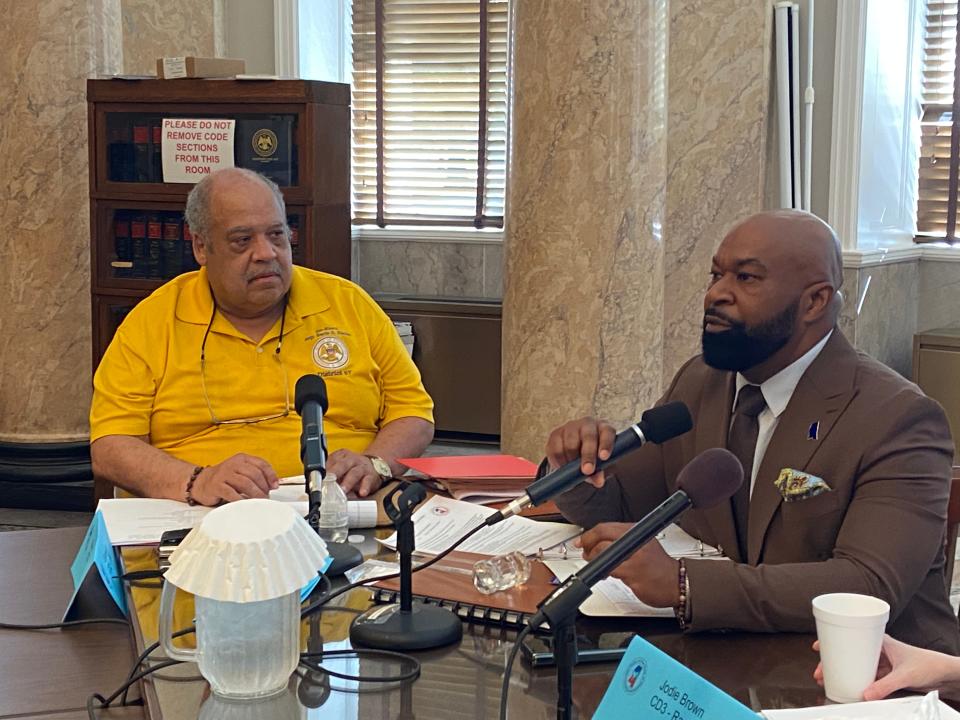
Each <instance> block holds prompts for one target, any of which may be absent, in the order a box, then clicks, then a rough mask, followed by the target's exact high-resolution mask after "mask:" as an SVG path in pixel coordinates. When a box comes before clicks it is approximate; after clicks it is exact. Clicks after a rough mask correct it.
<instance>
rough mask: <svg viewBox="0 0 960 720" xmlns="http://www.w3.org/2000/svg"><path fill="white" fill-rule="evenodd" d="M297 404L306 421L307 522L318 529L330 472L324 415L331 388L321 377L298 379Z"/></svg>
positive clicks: (303, 435) (302, 439)
mask: <svg viewBox="0 0 960 720" xmlns="http://www.w3.org/2000/svg"><path fill="white" fill-rule="evenodd" d="M293 405H294V407H295V408H296V410H297V414H298V415H300V418H301V420H302V422H303V431H302V432H301V433H300V459H301V460H302V461H303V477H304V484H305V485H306V492H307V497H308V498H309V507H310V511H309V513H308V514H307V522H309V523H310V526H311V527H312V528H313V529H314V530H316V529H317V524H318V523H319V515H320V483H322V482H323V476H324V474H325V473H326V469H327V439H326V437H325V436H324V434H323V414H324V413H325V412H326V411H327V407H329V404H328V400H327V385H326V383H325V382H323V378H322V377H320V376H319V375H304V376H303V377H301V378H300V379H299V380H297V386H296V389H295V390H294V401H293Z"/></svg>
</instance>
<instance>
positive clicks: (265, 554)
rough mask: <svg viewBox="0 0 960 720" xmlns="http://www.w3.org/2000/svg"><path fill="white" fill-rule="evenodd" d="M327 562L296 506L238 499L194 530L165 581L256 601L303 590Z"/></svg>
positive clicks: (213, 596)
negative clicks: (295, 508)
mask: <svg viewBox="0 0 960 720" xmlns="http://www.w3.org/2000/svg"><path fill="white" fill-rule="evenodd" d="M326 559H327V546H326V544H325V543H324V542H323V540H322V539H321V538H320V537H319V536H318V535H317V534H316V533H315V532H314V531H313V530H312V529H311V528H310V526H309V525H308V524H307V522H306V521H305V520H304V519H303V518H302V517H300V516H299V515H298V514H297V513H296V511H295V510H294V509H293V508H292V507H290V506H289V505H287V504H285V503H281V502H276V501H274V500H240V501H238V502H233V503H228V504H226V505H223V506H221V507H218V508H216V509H215V510H212V511H211V512H210V513H208V514H207V515H206V516H205V517H204V518H203V520H201V522H200V524H199V525H197V526H196V527H195V528H194V529H193V530H191V531H190V533H189V534H188V535H187V537H185V538H184V540H183V542H182V543H180V545H179V547H177V549H176V550H174V551H173V554H172V555H171V556H170V569H169V570H167V572H166V573H165V575H164V579H165V580H166V581H167V582H171V583H173V584H174V585H176V586H177V587H179V588H181V589H183V590H186V591H187V592H191V593H193V594H194V595H199V596H200V597H205V598H211V599H213V600H224V601H228V602H256V601H259V600H271V599H273V598H276V597H281V596H283V595H288V594H290V593H292V592H296V591H299V590H300V589H301V588H302V587H303V586H304V585H306V584H307V583H308V582H309V581H310V580H312V579H313V578H314V577H315V576H316V574H317V572H318V571H319V569H320V568H322V567H323V565H324V563H325V561H326Z"/></svg>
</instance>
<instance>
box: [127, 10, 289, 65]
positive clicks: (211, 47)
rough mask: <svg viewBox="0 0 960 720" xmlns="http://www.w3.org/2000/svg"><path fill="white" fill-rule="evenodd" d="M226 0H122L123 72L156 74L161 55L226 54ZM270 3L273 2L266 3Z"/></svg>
mask: <svg viewBox="0 0 960 720" xmlns="http://www.w3.org/2000/svg"><path fill="white" fill-rule="evenodd" d="M223 2H224V0H163V2H156V0H120V6H121V8H122V11H123V12H122V18H123V72H124V73H126V74H129V75H153V74H154V73H156V70H157V58H161V57H179V56H185V55H195V56H197V57H218V56H222V55H223V54H224V52H223V50H224V41H223V31H222V27H223V23H222V20H221V12H222V8H221V4H222V3H223ZM263 4H264V5H270V6H271V7H272V3H263ZM271 30H272V28H271Z"/></svg>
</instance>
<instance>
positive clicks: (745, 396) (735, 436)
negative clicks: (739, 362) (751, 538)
mask: <svg viewBox="0 0 960 720" xmlns="http://www.w3.org/2000/svg"><path fill="white" fill-rule="evenodd" d="M766 406H767V402H766V400H764V399H763V393H762V392H760V386H759V385H744V386H743V387H742V388H740V393H739V394H738V395H737V405H736V407H735V408H734V410H733V419H732V420H731V422H730V433H729V435H728V436H727V449H728V450H730V452H732V453H733V454H734V455H736V456H737V459H738V460H740V464H741V465H743V485H741V486H740V489H739V490H737V492H736V494H735V495H734V496H733V516H734V519H735V521H736V525H737V543H738V544H739V545H740V558H741V559H742V560H743V562H746V561H747V523H748V518H749V513H750V477H751V474H752V472H753V456H754V453H755V451H756V449H757V434H758V433H759V430H760V423H759V421H758V420H757V416H758V415H759V414H760V413H762V412H763V409H764V408H765V407H766Z"/></svg>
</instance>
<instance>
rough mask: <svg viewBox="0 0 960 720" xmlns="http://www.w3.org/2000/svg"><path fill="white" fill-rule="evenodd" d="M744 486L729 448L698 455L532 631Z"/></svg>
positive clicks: (561, 592)
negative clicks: (678, 523) (692, 514)
mask: <svg viewBox="0 0 960 720" xmlns="http://www.w3.org/2000/svg"><path fill="white" fill-rule="evenodd" d="M742 482H743V466H742V465H741V464H740V461H739V460H737V458H736V456H735V455H734V454H733V453H731V452H730V451H729V450H725V449H724V448H711V449H710V450H705V451H704V452H702V453H700V454H699V455H697V456H696V457H695V458H694V459H693V460H691V461H690V462H688V463H687V465H686V466H685V467H684V468H683V470H681V471H680V475H679V476H678V477H677V487H678V490H677V491H676V492H675V493H673V495H671V496H670V497H668V498H667V499H666V500H664V501H663V502H662V503H660V505H658V506H657V507H656V508H654V509H653V510H652V511H651V512H650V513H648V514H647V515H646V517H644V518H642V519H641V520H639V521H638V522H637V523H635V524H634V525H633V527H631V528H630V529H629V530H627V532H625V533H624V534H623V535H622V536H621V537H620V538H619V539H617V540H616V542H614V543H613V544H611V545H609V546H608V547H607V548H606V549H605V550H604V551H603V552H601V553H600V554H599V555H597V556H596V557H595V558H594V559H593V560H591V561H590V562H588V563H587V564H586V565H585V566H584V567H583V568H581V569H580V571H579V572H578V573H576V574H575V575H573V576H571V577H570V578H569V579H568V580H567V581H566V582H565V583H563V585H561V586H560V587H559V588H558V589H557V591H556V592H555V593H554V594H553V595H552V596H551V597H550V598H549V599H548V600H547V601H546V602H545V603H544V604H543V605H542V606H541V607H540V610H539V612H538V613H537V614H536V615H534V616H533V618H532V619H531V620H530V627H531V628H533V629H536V628H538V627H540V625H542V624H543V623H544V622H547V621H549V622H550V624H551V625H554V624H556V623H558V622H560V621H562V620H563V619H564V618H567V617H570V614H571V613H573V612H575V611H576V609H577V608H579V607H580V605H581V604H582V603H583V602H584V601H585V600H586V599H587V598H588V597H589V596H590V588H591V587H593V585H595V584H596V583H597V582H599V581H600V580H602V579H603V578H605V577H606V576H607V575H609V574H610V573H611V572H612V571H613V570H614V568H616V567H617V566H618V565H619V564H620V563H622V562H623V561H624V560H626V559H627V558H628V557H629V556H630V555H632V554H633V553H634V552H636V551H637V549H639V548H640V547H642V546H643V545H645V544H646V543H647V542H649V541H650V540H651V539H652V538H653V537H655V536H656V534H657V533H659V532H660V531H661V530H663V529H664V528H665V527H667V526H668V525H670V524H671V523H673V522H674V521H675V520H676V519H677V518H678V517H679V516H680V515H682V514H683V512H684V511H685V510H687V509H688V508H690V507H695V508H698V509H702V508H708V507H713V506H714V505H717V504H719V503H720V502H722V501H723V500H725V499H727V498H729V497H730V496H731V495H733V494H734V493H735V492H736V491H737V488H739V487H740V485H741V483H742Z"/></svg>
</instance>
